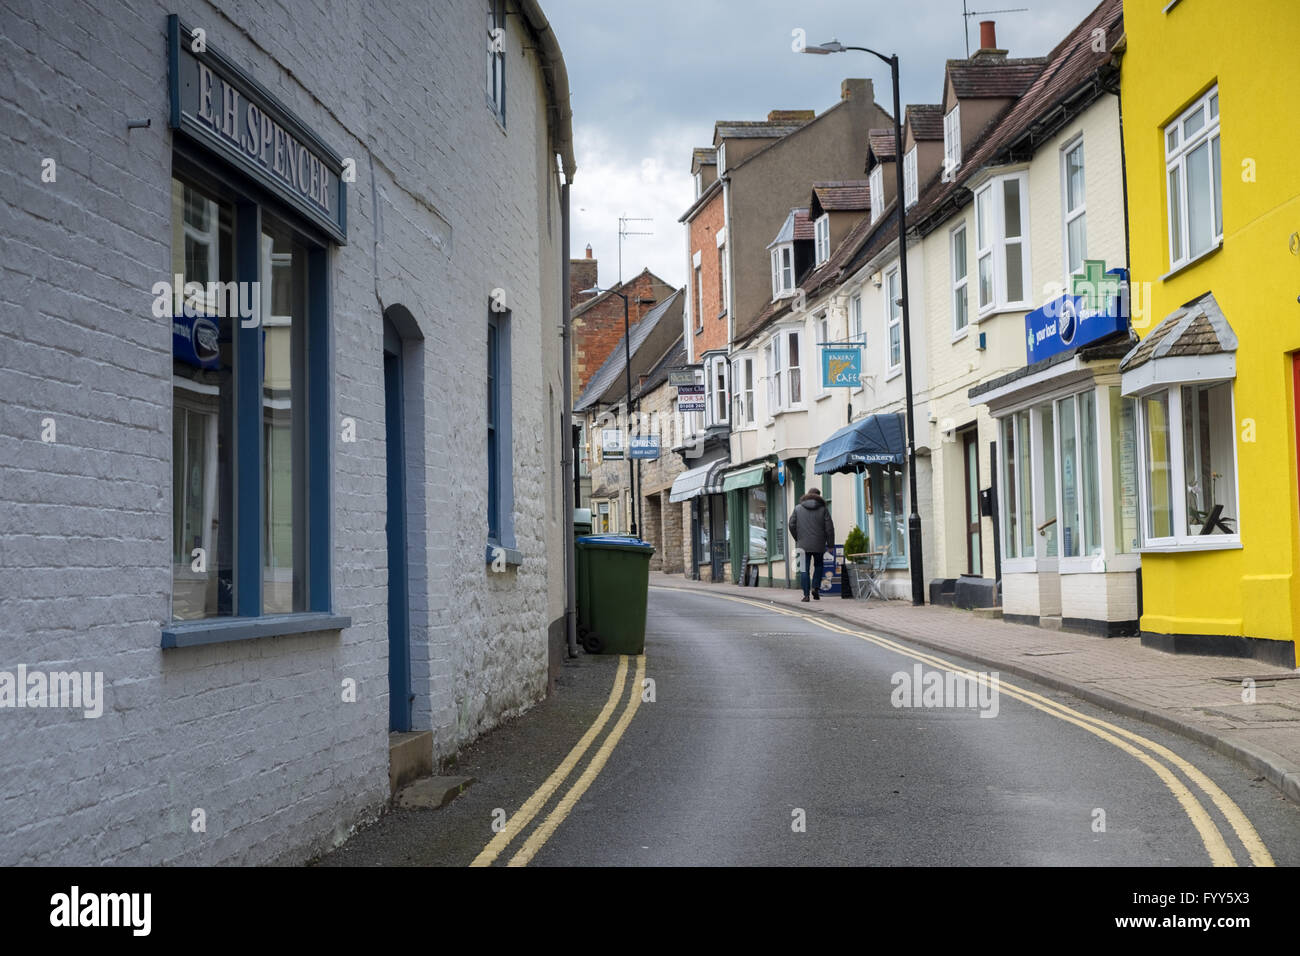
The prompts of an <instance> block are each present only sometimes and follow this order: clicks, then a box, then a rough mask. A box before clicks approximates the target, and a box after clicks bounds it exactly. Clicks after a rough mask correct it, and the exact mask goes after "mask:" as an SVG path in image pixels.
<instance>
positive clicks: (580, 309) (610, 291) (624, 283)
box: [569, 266, 668, 321]
mask: <svg viewBox="0 0 1300 956" xmlns="http://www.w3.org/2000/svg"><path fill="white" fill-rule="evenodd" d="M644 275H648V276H649V277H650V278H652V279H658V280H659V281H660V282H663V284H664V285H668V283H667V282H664V280H663V279H660V278H659V277H658V276H657V275H655V274H654V273H653V272H651V271H650V267H649V266H647V267H646V268H644V269H642V270H641V271H640V272H638V273H637V274H636V275H634V276H633V277H632V278H630V279H625V280H624V281H622V282H620V283H618V284H617V285H614V286H611V287H610V288H608V289H606V290H605V291H604V292H602V293H601V294H600V295H595V296H592V297H591V298H590V299H588V300H587V301H586V302H584V303H582V305H580V306H578V307H576V308H574V309H573V310H571V311H570V313H569V317H570V318H571V319H573V318H577V317H578V316H580V315H582V313H584V312H586V311H587V310H588V309H590V308H591V307H592V306H593V305H595V304H596V303H597V302H604V301H605V300H606V299H607V298H609V297H610V296H611V295H613V294H614V292H616V291H617V292H622V291H623V290H624V289H626V288H627V287H628V286H630V285H633V284H634V283H635V282H636V280H637V279H639V278H641V277H642V276H644ZM643 321H644V320H643Z"/></svg>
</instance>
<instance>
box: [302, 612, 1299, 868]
mask: <svg viewBox="0 0 1300 956" xmlns="http://www.w3.org/2000/svg"><path fill="white" fill-rule="evenodd" d="M725 593H726V592H723V594H725ZM723 594H720V595H712V594H701V593H696V592H687V591H669V590H665V589H654V590H652V591H651V595H650V616H649V625H648V633H647V644H646V654H645V662H644V663H645V676H646V677H647V678H649V679H650V680H652V681H653V700H649V699H646V698H648V697H649V696H650V695H649V693H647V692H645V691H644V688H643V692H642V693H641V694H640V695H637V696H640V697H641V698H642V700H641V701H640V702H638V703H639V706H637V708H636V710H635V713H634V714H632V715H631V716H630V717H629V716H626V715H627V713H628V710H629V709H630V708H631V700H632V697H633V696H634V695H633V694H632V693H631V689H632V687H633V683H634V668H635V661H629V662H628V663H629V665H630V666H629V669H628V671H627V688H628V691H627V692H625V693H624V694H623V695H622V696H621V698H620V699H619V700H618V701H617V706H615V707H614V708H613V709H612V711H611V710H610V708H608V707H607V708H605V710H606V711H607V712H608V713H609V716H608V719H607V721H606V722H605V723H604V724H603V725H602V729H601V732H600V733H599V734H598V735H596V736H595V737H594V741H593V743H592V745H591V747H590V748H589V749H587V750H586V752H585V753H584V754H583V756H582V758H581V759H580V760H578V761H577V762H576V763H575V764H574V767H573V770H572V772H571V773H569V774H568V775H567V776H566V777H565V778H564V779H563V781H562V782H561V783H560V784H559V785H558V786H557V787H556V789H555V790H554V793H553V795H551V796H550V797H549V799H547V800H546V801H545V802H544V803H543V804H542V806H541V808H540V809H539V812H538V813H537V814H536V816H535V817H534V818H532V819H531V820H530V821H529V823H528V824H527V826H524V827H520V828H519V832H518V834H517V835H516V836H513V838H512V839H511V840H510V841H509V843H508V845H507V846H506V847H505V848H504V849H503V851H502V852H501V853H500V855H499V856H497V857H496V858H495V863H496V865H501V864H503V863H506V862H509V861H511V860H512V859H513V860H514V861H515V865H518V864H519V863H520V862H521V858H520V857H519V856H518V855H517V854H518V853H519V850H520V848H521V847H523V846H527V845H529V844H531V846H530V854H525V856H526V857H527V862H529V864H530V865H534V866H546V865H595V866H626V865H705V864H707V865H777V866H779V865H810V864H819V865H849V864H852V865H877V866H904V865H911V866H936V865H937V866H963V865H975V864H979V865H1058V864H1070V865H1084V866H1128V865H1145V866H1151V865H1156V866H1159V865H1193V866H1197V865H1209V864H1210V863H1211V862H1212V860H1215V859H1216V858H1217V859H1218V861H1219V862H1223V854H1225V853H1226V854H1227V855H1228V858H1229V859H1230V860H1231V861H1232V862H1235V863H1237V864H1238V865H1250V863H1251V862H1252V852H1251V851H1252V848H1254V849H1255V856H1254V859H1255V860H1256V861H1258V859H1259V851H1258V848H1257V846H1255V845H1254V844H1253V843H1252V841H1251V839H1250V836H1251V834H1250V830H1251V828H1252V827H1253V830H1254V831H1255V832H1256V833H1257V834H1258V837H1259V839H1260V841H1261V842H1262V844H1263V845H1264V846H1265V847H1266V848H1267V851H1268V852H1269V853H1270V854H1271V856H1272V859H1273V860H1274V861H1275V862H1276V863H1277V864H1279V865H1295V864H1297V863H1300V808H1298V807H1296V806H1295V805H1293V804H1291V803H1289V802H1287V801H1286V800H1285V799H1283V798H1282V797H1281V795H1280V794H1278V793H1277V791H1276V790H1274V789H1273V788H1272V787H1271V786H1270V785H1268V784H1267V783H1266V782H1264V781H1262V780H1257V779H1252V777H1251V775H1250V774H1249V772H1248V771H1246V770H1245V769H1244V768H1242V767H1241V766H1240V765H1238V764H1236V763H1233V762H1231V761H1229V760H1227V759H1225V758H1223V757H1220V756H1218V755H1217V754H1214V753H1213V752H1211V751H1209V750H1207V749H1206V748H1204V747H1201V746H1199V745H1197V744H1194V743H1191V742H1189V741H1186V740H1183V739H1182V738H1179V737H1176V736H1174V735H1172V734H1169V733H1167V732H1165V731H1163V730H1160V729H1158V728H1154V727H1150V726H1148V725H1145V724H1142V723H1141V722H1139V721H1135V720H1131V719H1129V718H1125V717H1120V716H1117V715H1113V714H1110V713H1109V712H1106V711H1103V710H1101V709H1100V708H1097V707H1094V706H1092V705H1090V704H1086V703H1083V702H1081V701H1078V700H1076V699H1074V698H1071V697H1069V696H1068V695H1065V694H1061V693H1059V692H1056V691H1052V690H1049V689H1046V688H1043V687H1039V686H1035V685H1033V684H1032V682H1029V681H1025V680H1022V679H1020V678H1012V679H1011V681H1010V685H1011V686H1012V687H1014V688H1020V689H1023V690H1025V691H1029V692H1032V693H1035V694H1037V695H1040V696H1041V700H1040V701H1039V702H1040V704H1041V707H1034V706H1031V705H1030V704H1029V703H1027V702H1025V701H1022V700H1019V699H1015V697H1013V696H1012V693H1013V691H1011V690H1010V689H1009V687H1008V684H1007V682H1002V683H1001V685H1000V693H999V694H998V695H997V699H996V715H991V716H981V710H983V711H984V712H986V713H990V714H991V712H992V711H993V709H994V707H993V700H992V699H991V698H990V697H988V696H987V695H988V693H989V690H988V688H986V690H985V693H986V697H985V699H984V702H983V704H984V706H983V707H982V708H981V706H979V704H980V701H979V700H978V699H975V700H974V701H973V703H974V704H975V706H971V704H972V701H970V700H968V701H967V702H966V706H955V704H957V703H958V702H957V701H955V700H951V699H949V700H947V701H946V704H947V706H896V703H899V702H900V701H899V698H900V697H901V696H902V694H903V692H902V689H901V688H900V686H899V683H900V679H899V678H898V676H897V675H899V674H906V675H907V676H908V677H909V678H914V677H915V675H916V671H915V667H916V666H917V665H918V663H919V662H918V661H917V660H916V659H915V658H914V657H912V656H911V655H912V654H915V655H920V656H922V657H933V656H935V655H933V653H932V652H929V651H926V650H924V649H922V648H918V647H914V646H911V645H907V644H906V642H904V641H898V640H895V639H891V638H888V636H887V635H881V637H883V638H885V639H886V640H889V641H893V642H894V643H895V644H896V645H897V647H882V646H879V645H878V644H876V643H873V642H871V641H869V640H864V639H863V638H862V637H860V636H857V635H856V634H849V633H843V632H842V630H830V629H826V628H823V627H820V626H818V624H817V623H816V622H814V621H810V620H808V619H807V618H809V617H812V618H816V617H817V616H818V615H817V609H818V605H817V604H811V605H808V606H807V608H806V611H805V612H804V613H801V614H799V615H791V614H782V613H780V612H779V611H777V610H773V609H771V608H760V607H755V606H751V605H750V604H748V603H742V602H740V601H736V600H728V599H726V597H724V596H723ZM827 623H830V622H827ZM834 627H836V628H843V625H834ZM944 659H945V660H947V661H950V662H952V663H953V664H956V665H958V666H960V667H967V668H969V669H970V670H973V671H978V670H982V668H980V667H978V666H977V665H971V664H969V663H967V662H963V661H960V660H958V659H955V658H951V657H946V658H944ZM615 667H616V660H615V659H614V658H583V659H581V660H580V661H579V662H575V665H574V667H573V670H572V671H571V672H566V677H565V680H564V682H563V683H564V686H562V688H561V691H560V693H559V694H557V695H555V696H553V697H552V698H551V699H550V700H548V701H546V702H545V703H544V704H542V705H541V706H540V707H538V708H536V709H535V710H534V711H533V712H530V713H529V714H527V715H525V716H524V717H523V718H521V719H520V720H518V721H516V722H514V723H513V724H511V725H509V726H507V727H505V728H502V729H501V730H498V731H495V732H493V733H492V734H490V735H488V736H487V737H485V738H484V739H483V740H482V741H480V742H479V743H478V744H476V745H475V747H474V748H471V749H470V750H469V751H468V752H467V754H466V755H465V757H464V758H463V760H462V765H461V767H459V768H458V772H467V773H471V774H473V775H474V776H475V777H476V778H477V779H478V782H477V783H476V784H475V785H474V786H473V787H471V788H470V790H469V791H468V792H467V793H466V794H465V795H464V796H462V797H460V798H458V799H457V800H456V801H455V802H454V803H453V804H451V805H450V806H449V807H447V808H445V809H443V810H439V811H415V812H401V813H394V814H390V815H389V816H387V817H385V818H384V820H382V821H381V822H380V824H379V825H377V826H376V827H372V828H370V829H369V830H367V831H366V832H364V833H362V834H360V835H358V836H357V837H354V838H353V840H351V841H350V842H349V843H348V844H347V845H345V846H344V847H343V848H342V849H341V850H339V851H336V852H335V853H333V854H330V855H329V856H327V857H326V858H325V859H324V860H323V861H322V862H323V863H326V864H335V865H349V864H362V865H364V864H402V863H408V864H416V865H419V864H425V865H427V864H444V865H464V864H466V863H469V862H470V861H471V860H473V859H474V858H475V857H476V856H478V855H479V854H480V852H481V851H482V850H483V848H484V847H485V846H486V845H488V842H489V841H490V840H491V839H492V838H493V836H494V833H496V832H497V830H499V829H500V821H501V820H502V819H503V818H504V817H506V816H507V815H508V816H512V817H514V816H517V812H518V810H519V808H520V807H522V806H525V805H526V804H527V801H528V799H529V797H530V796H531V795H533V794H534V792H535V791H536V789H537V788H538V787H539V786H540V785H542V784H543V781H544V780H545V779H546V778H547V776H548V775H551V774H552V772H553V771H554V770H555V768H556V767H557V766H558V765H559V764H560V762H561V761H562V760H563V758H564V757H565V755H566V754H567V753H568V752H569V748H571V747H572V746H573V745H574V743H575V742H577V741H578V739H579V738H580V737H581V736H582V734H583V732H584V731H585V730H586V729H587V727H589V726H590V724H591V723H592V722H593V721H594V720H596V719H598V714H599V713H600V712H601V708H602V705H604V704H605V703H606V699H607V697H608V696H609V693H610V688H611V686H612V685H613V684H614V682H615ZM934 670H937V668H935V667H933V666H931V665H930V664H924V665H923V673H925V672H930V671H934ZM931 680H933V679H931ZM971 696H972V697H973V696H974V695H973V694H972V695H971ZM905 699H906V702H907V703H909V704H914V703H921V704H924V703H926V699H925V698H923V697H922V696H921V694H920V692H919V691H918V692H917V695H916V697H915V699H913V697H912V695H911V694H908V695H906V698H905ZM1052 702H1056V703H1058V704H1060V705H1064V706H1065V707H1067V708H1069V711H1068V712H1065V711H1060V710H1057V709H1056V708H1055V707H1053V706H1052ZM941 703H942V702H941ZM620 718H622V719H621V720H620ZM1090 718H1099V719H1101V720H1103V721H1105V723H1106V726H1103V727H1100V728H1099V727H1098V726H1097V725H1096V724H1093V723H1091V722H1090V720H1089V719H1090ZM620 723H621V724H622V725H623V733H622V735H621V738H619V739H617V741H616V742H610V735H611V733H613V734H617V733H618V728H619V725H620ZM1088 727H1092V728H1093V729H1094V730H1098V731H1099V732H1100V733H1102V734H1104V735H1105V738H1108V739H1105V738H1103V736H1098V735H1097V733H1093V732H1090V731H1089V730H1088V729H1087V728H1088ZM1125 730H1127V731H1130V732H1132V733H1133V734H1135V735H1138V736H1137V737H1136V738H1128V737H1125V736H1123V731H1125ZM602 742H605V751H606V752H605V757H606V759H605V761H604V762H603V765H601V766H599V767H598V768H593V767H591V765H590V763H589V762H590V761H591V760H592V757H593V755H596V754H598V753H599V751H600V748H601V744H602ZM1161 746H1163V747H1164V748H1168V750H1169V751H1172V752H1173V754H1176V755H1177V756H1176V757H1174V756H1172V755H1169V756H1166V757H1163V758H1162V757H1160V756H1159V755H1158V754H1157V750H1158V748H1159V747H1161ZM1125 748H1127V749H1125ZM1138 753H1140V754H1142V755H1143V757H1144V758H1145V761H1144V759H1142V758H1139V756H1137V755H1136V754H1138ZM1178 758H1181V760H1182V761H1184V762H1185V763H1183V764H1182V769H1179V759H1178ZM1187 765H1191V767H1192V768H1195V769H1194V770H1192V771H1190V772H1189V771H1188V770H1187ZM1156 767H1158V768H1160V770H1159V771H1157V769H1155V768H1156ZM1196 770H1199V771H1200V772H1201V773H1203V774H1204V777H1208V778H1209V780H1211V781H1213V784H1217V786H1218V787H1219V788H1222V795H1223V796H1225V797H1226V801H1225V800H1220V801H1218V803H1219V805H1217V806H1216V802H1215V801H1214V800H1213V799H1212V798H1211V796H1209V795H1207V793H1206V792H1205V791H1204V790H1203V789H1202V788H1199V787H1198V786H1197V785H1196V782H1195V779H1194V777H1195V771H1196ZM1202 779H1203V778H1202ZM575 782H579V783H585V785H586V789H585V790H582V792H581V794H580V795H576V794H571V795H570V797H569V802H570V803H571V807H570V808H569V809H568V810H567V812H566V811H563V810H560V811H557V810H555V807H556V805H557V803H559V802H561V798H563V797H564V796H565V794H566V793H568V792H569V791H570V790H571V788H572V787H573V786H574V784H575ZM1212 786H1213V785H1211V787H1212ZM1180 794H1181V795H1182V799H1180ZM574 796H576V800H575V799H574ZM1225 806H1226V807H1227V808H1228V811H1227V812H1226V813H1225V810H1224V809H1223V807H1225ZM1235 808H1239V810H1240V813H1239V814H1237V813H1236V812H1235ZM502 810H504V813H502V812H500V811H502ZM494 812H495V814H496V815H495V817H494V816H493V813H494ZM1103 815H1104V816H1103ZM548 819H549V820H550V822H551V823H552V824H553V825H554V826H553V830H552V832H550V834H549V836H548V837H547V836H545V835H544V834H541V835H539V834H538V833H537V827H538V825H539V824H540V823H542V822H543V821H544V820H548ZM494 820H495V821H496V823H497V827H496V830H494V829H493V826H492V823H493V821H494ZM1196 820H1199V822H1200V827H1199V828H1198V826H1197V825H1196V822H1194V821H1196ZM1243 822H1244V823H1245V826H1244V827H1243V826H1242V824H1243ZM1103 824H1104V829H1103V828H1102V825H1103ZM1243 833H1244V836H1243ZM1215 838H1217V839H1219V840H1220V841H1221V842H1220V843H1219V844H1218V846H1217V848H1216V846H1215V845H1214V843H1215ZM497 842H498V843H501V842H502V837H501V836H499V835H498V837H497ZM1215 854H1217V855H1218V856H1217V857H1216V856H1215ZM479 860H480V862H483V857H481V856H480V857H479Z"/></svg>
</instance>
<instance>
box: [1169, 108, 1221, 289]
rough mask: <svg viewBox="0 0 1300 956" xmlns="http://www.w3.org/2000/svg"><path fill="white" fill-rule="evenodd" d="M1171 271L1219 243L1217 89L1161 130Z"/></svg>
mask: <svg viewBox="0 0 1300 956" xmlns="http://www.w3.org/2000/svg"><path fill="white" fill-rule="evenodd" d="M1164 140H1165V176H1166V186H1167V192H1166V199H1167V202H1168V216H1169V268H1170V269H1176V268H1178V267H1179V266H1181V265H1183V264H1184V263H1186V262H1190V261H1191V260H1192V259H1195V258H1196V257H1197V256H1199V255H1202V254H1204V253H1206V252H1208V251H1209V250H1210V249H1211V248H1213V247H1214V246H1216V245H1217V244H1219V243H1220V242H1222V241H1223V191H1222V186H1221V183H1222V178H1223V177H1222V173H1221V168H1220V161H1219V88H1218V87H1217V86H1215V87H1214V88H1213V89H1211V90H1210V91H1209V92H1207V93H1206V94H1205V95H1204V96H1202V97H1201V98H1200V99H1199V100H1197V101H1196V102H1195V103H1193V104H1192V106H1191V107H1190V108H1188V109H1187V110H1186V111H1184V112H1183V113H1182V115H1180V116H1179V117H1178V118H1177V119H1176V120H1174V122H1172V123H1170V124H1169V125H1168V126H1166V127H1165V128H1164Z"/></svg>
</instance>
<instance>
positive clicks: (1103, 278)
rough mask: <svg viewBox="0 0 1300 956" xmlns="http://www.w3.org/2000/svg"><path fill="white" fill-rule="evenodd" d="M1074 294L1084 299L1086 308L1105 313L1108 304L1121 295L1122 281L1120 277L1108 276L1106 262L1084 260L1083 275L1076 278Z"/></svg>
mask: <svg viewBox="0 0 1300 956" xmlns="http://www.w3.org/2000/svg"><path fill="white" fill-rule="evenodd" d="M1073 292H1074V294H1075V295H1078V296H1082V297H1083V302H1084V308H1086V309H1089V310H1091V311H1093V312H1105V311H1106V309H1107V303H1108V302H1110V300H1111V298H1112V297H1114V296H1117V295H1119V293H1120V280H1119V277H1118V276H1113V275H1107V273H1106V262H1105V260H1103V259H1084V260H1083V275H1077V276H1075V277H1074V289H1073Z"/></svg>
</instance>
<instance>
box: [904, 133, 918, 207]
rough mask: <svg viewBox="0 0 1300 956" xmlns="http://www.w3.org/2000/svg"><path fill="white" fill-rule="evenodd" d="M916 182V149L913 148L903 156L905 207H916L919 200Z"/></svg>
mask: <svg viewBox="0 0 1300 956" xmlns="http://www.w3.org/2000/svg"><path fill="white" fill-rule="evenodd" d="M917 190H918V186H917V182H916V147H915V146H913V147H912V148H911V149H909V150H908V151H907V153H906V154H905V155H904V156H903V207H904V208H907V207H909V206H914V205H916V201H917V198H918V195H917Z"/></svg>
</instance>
